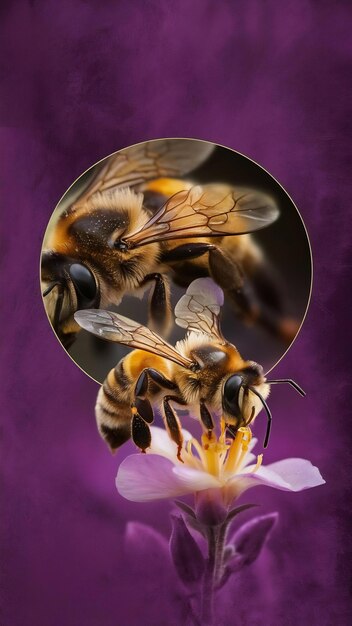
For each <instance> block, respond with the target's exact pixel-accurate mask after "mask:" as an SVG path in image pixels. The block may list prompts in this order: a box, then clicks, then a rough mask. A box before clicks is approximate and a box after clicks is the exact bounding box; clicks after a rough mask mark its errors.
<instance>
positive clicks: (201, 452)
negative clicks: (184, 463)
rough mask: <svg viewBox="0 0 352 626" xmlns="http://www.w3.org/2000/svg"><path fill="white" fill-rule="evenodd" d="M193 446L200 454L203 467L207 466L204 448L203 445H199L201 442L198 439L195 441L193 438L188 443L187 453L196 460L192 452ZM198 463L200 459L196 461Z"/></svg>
mask: <svg viewBox="0 0 352 626" xmlns="http://www.w3.org/2000/svg"><path fill="white" fill-rule="evenodd" d="M192 446H193V448H195V449H196V450H197V452H198V455H199V459H200V461H201V463H202V465H203V466H205V465H206V459H205V456H204V451H203V448H202V447H201V445H200V444H199V442H198V441H197V439H194V437H192V438H191V439H190V440H189V441H188V442H187V452H188V453H189V454H190V455H191V457H192V458H193V459H195V457H194V454H193V451H192ZM195 460H197V461H198V459H195Z"/></svg>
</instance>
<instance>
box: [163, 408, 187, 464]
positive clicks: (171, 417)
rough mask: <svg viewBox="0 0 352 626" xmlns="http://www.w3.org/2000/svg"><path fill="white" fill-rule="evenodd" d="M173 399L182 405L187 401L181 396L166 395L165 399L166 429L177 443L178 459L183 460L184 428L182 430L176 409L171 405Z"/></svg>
mask: <svg viewBox="0 0 352 626" xmlns="http://www.w3.org/2000/svg"><path fill="white" fill-rule="evenodd" d="M172 400H173V401H174V402H177V404H181V405H185V404H186V402H184V401H183V400H182V399H181V398H178V397H177V396H165V397H164V399H163V408H164V415H165V425H166V430H167V432H168V435H169V437H170V439H172V441H174V442H175V443H176V445H177V458H178V460H179V461H181V462H183V461H182V458H181V450H182V444H183V436H182V430H181V425H180V421H179V419H178V417H177V415H176V413H175V411H174V410H173V408H172V407H171V406H170V401H172Z"/></svg>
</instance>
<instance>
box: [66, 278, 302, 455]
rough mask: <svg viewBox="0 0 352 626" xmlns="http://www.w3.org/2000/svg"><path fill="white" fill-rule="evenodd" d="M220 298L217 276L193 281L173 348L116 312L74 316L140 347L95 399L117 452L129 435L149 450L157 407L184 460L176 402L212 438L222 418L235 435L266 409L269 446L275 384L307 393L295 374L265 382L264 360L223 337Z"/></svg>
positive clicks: (180, 307) (178, 313)
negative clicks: (251, 357) (271, 394)
mask: <svg viewBox="0 0 352 626" xmlns="http://www.w3.org/2000/svg"><path fill="white" fill-rule="evenodd" d="M222 304H223V291H222V290H221V289H220V287H218V286H217V285H215V283H214V282H213V281H212V279H210V278H200V279H197V280H195V281H193V283H191V285H190V286H189V288H188V289H187V292H186V294H185V295H184V296H182V297H181V299H180V300H179V302H178V303H177V305H176V307H175V318H176V323H177V324H178V325H179V326H181V327H183V328H186V329H187V334H186V337H185V338H184V339H183V340H182V341H179V342H178V343H177V344H176V346H175V347H173V346H171V345H170V344H169V343H167V342H166V341H165V340H164V339H162V338H161V337H159V335H157V334H156V333H155V332H154V331H152V330H150V329H148V328H146V327H145V326H142V325H140V324H139V323H137V322H134V321H132V320H130V319H128V318H126V317H123V316H122V315H119V314H117V313H113V312H111V311H102V310H98V309H97V310H95V309H91V310H84V311H78V312H77V313H76V314H75V319H76V321H77V322H78V324H79V325H80V326H81V327H83V328H85V329H86V330H88V331H90V332H91V333H93V334H95V335H97V336H98V337H101V338H102V339H107V340H109V341H114V342H117V343H120V344H124V345H127V346H130V347H133V348H135V349H134V350H133V351H132V352H130V354H128V355H127V356H126V357H125V358H123V359H122V360H121V361H120V362H119V363H118V364H117V365H116V367H115V368H114V369H112V370H111V371H110V372H109V374H108V376H107V378H106V380H105V382H104V384H103V386H102V387H101V389H100V391H99V394H98V398H97V404H96V418H97V422H98V429H99V432H100V434H101V435H102V437H103V438H104V439H105V440H106V442H107V443H108V445H109V447H110V449H111V450H112V451H114V450H116V449H117V448H118V447H119V446H121V445H122V444H123V443H124V442H125V441H127V440H128V439H129V438H130V437H131V436H132V439H133V441H134V443H135V444H136V445H137V447H138V448H139V449H140V450H141V451H142V452H145V451H146V450H147V449H148V448H150V446H151V431H150V424H152V422H153V420H154V412H155V409H158V408H159V407H160V408H161V414H162V417H163V420H164V423H165V427H166V430H167V432H168V435H169V437H170V439H171V440H172V441H173V442H174V444H176V446H177V448H176V449H175V452H176V451H177V457H178V458H179V459H181V450H182V446H183V435H182V429H181V424H180V420H179V416H178V414H177V410H176V407H178V408H182V407H186V408H187V410H188V411H189V412H190V414H191V415H194V416H196V417H197V418H198V419H199V421H200V423H201V425H202V428H203V430H204V433H205V434H206V436H207V437H208V440H209V444H210V443H211V441H212V437H213V433H214V429H216V427H217V426H219V424H220V419H222V420H223V423H224V429H225V431H226V432H227V434H228V436H230V437H232V438H233V437H236V433H237V432H238V430H239V429H240V428H242V427H247V426H249V424H251V423H252V422H253V421H254V419H255V418H256V416H257V415H258V413H259V412H260V411H261V410H262V409H263V408H264V410H265V412H266V416H267V430H266V435H265V440H264V447H266V446H267V444H268V440H269V434H270V428H271V421H272V416H271V412H270V409H269V407H268V405H267V402H266V398H267V397H268V395H269V391H270V384H272V383H281V382H286V383H289V384H290V385H292V386H293V387H294V388H295V389H296V390H297V391H298V392H299V393H300V394H301V395H305V394H304V392H303V391H302V389H301V388H300V387H299V386H298V385H297V384H296V383H295V382H294V381H292V380H291V379H285V380H270V381H269V380H267V379H266V377H265V376H264V373H263V368H262V367H261V366H260V365H258V363H255V362H254V361H251V360H246V359H244V358H243V357H242V356H241V355H240V353H239V351H238V350H237V348H236V347H235V346H234V345H233V344H231V343H230V342H228V341H227V340H226V339H225V338H224V336H223V334H222V331H221V327H220V311H221V306H222Z"/></svg>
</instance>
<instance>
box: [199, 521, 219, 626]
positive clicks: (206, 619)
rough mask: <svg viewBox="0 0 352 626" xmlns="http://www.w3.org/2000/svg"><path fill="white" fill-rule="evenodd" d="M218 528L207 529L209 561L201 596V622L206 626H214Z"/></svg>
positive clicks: (210, 527)
mask: <svg viewBox="0 0 352 626" xmlns="http://www.w3.org/2000/svg"><path fill="white" fill-rule="evenodd" d="M216 535H217V532H216V528H215V527H214V526H209V527H208V529H207V539H208V559H207V563H206V567H205V572H204V576H203V585H202V595H201V622H202V625H204V626H213V614H214V574H215V564H216V552H217V542H216Z"/></svg>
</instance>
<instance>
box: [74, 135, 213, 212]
mask: <svg viewBox="0 0 352 626" xmlns="http://www.w3.org/2000/svg"><path fill="white" fill-rule="evenodd" d="M213 150H214V146H213V145H212V144H211V143H208V142H206V141H197V140H194V139H156V140H154V141H146V142H144V143H141V144H138V145H136V146H132V147H130V148H125V149H123V150H120V151H119V152H117V153H116V154H113V155H112V156H111V157H108V158H107V159H105V160H104V163H103V165H102V167H101V169H100V170H99V171H98V173H97V174H96V176H94V178H93V181H91V183H90V185H89V186H88V189H86V190H85V191H84V193H83V194H82V195H81V197H80V198H79V199H78V200H76V202H75V205H77V204H78V205H80V204H82V203H83V202H86V201H87V200H88V199H89V198H90V197H91V196H92V195H93V194H94V193H96V192H97V191H100V192H102V191H106V190H107V189H112V188H116V187H126V186H129V187H134V186H136V185H140V184H142V183H144V182H146V181H147V180H151V179H153V178H161V177H172V176H175V177H177V176H181V175H183V174H186V173H187V172H189V171H191V170H193V169H195V168H196V167H198V166H199V165H200V164H201V163H202V162H203V161H205V160H206V159H207V158H208V156H209V155H210V154H211V153H212V151H213Z"/></svg>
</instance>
